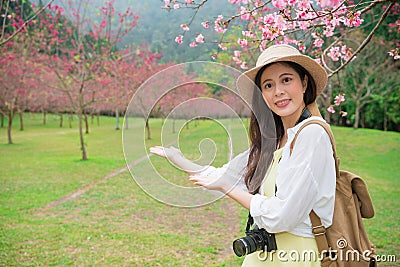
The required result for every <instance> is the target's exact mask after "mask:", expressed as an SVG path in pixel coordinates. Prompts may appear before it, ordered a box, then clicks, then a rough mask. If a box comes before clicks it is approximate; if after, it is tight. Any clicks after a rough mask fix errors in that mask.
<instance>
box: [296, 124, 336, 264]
mask: <svg viewBox="0 0 400 267" xmlns="http://www.w3.org/2000/svg"><path fill="white" fill-rule="evenodd" d="M310 124H319V125H321V126H322V127H323V128H324V129H325V131H326V133H327V134H328V135H329V139H330V141H331V145H332V151H333V158H334V159H335V169H336V178H337V177H339V159H338V158H337V157H336V144H335V139H334V137H333V133H332V130H331V128H330V127H329V125H328V124H327V123H325V122H322V121H320V120H310V121H307V122H305V123H304V124H303V125H302V126H300V128H299V130H298V131H297V132H296V134H295V136H294V138H293V141H292V142H291V143H290V154H292V151H293V148H294V144H295V142H296V139H297V137H298V136H299V134H300V131H301V130H303V129H304V128H305V127H306V126H308V125H310ZM310 220H311V225H312V232H313V235H314V237H315V241H316V243H317V247H318V251H319V253H320V254H322V253H324V252H328V251H329V245H328V240H327V238H326V228H325V227H324V226H323V225H322V222H321V218H320V217H319V216H318V215H317V214H316V213H315V212H314V210H312V211H311V212H310ZM322 256H324V255H322Z"/></svg>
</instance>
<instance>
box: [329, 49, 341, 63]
mask: <svg viewBox="0 0 400 267" xmlns="http://www.w3.org/2000/svg"><path fill="white" fill-rule="evenodd" d="M327 55H328V57H330V58H331V59H332V60H333V61H338V60H339V58H340V48H339V47H337V46H336V47H331V49H330V50H329V52H328V54H327Z"/></svg>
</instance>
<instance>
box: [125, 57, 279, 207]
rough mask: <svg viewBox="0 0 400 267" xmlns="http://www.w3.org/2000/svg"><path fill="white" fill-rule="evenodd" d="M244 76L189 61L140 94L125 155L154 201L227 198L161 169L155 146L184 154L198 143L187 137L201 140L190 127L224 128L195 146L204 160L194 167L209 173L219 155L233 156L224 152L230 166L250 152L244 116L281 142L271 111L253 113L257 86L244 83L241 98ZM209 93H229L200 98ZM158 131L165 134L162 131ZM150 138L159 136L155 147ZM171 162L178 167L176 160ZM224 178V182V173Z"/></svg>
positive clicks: (187, 203)
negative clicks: (223, 139) (154, 122)
mask: <svg viewBox="0 0 400 267" xmlns="http://www.w3.org/2000/svg"><path fill="white" fill-rule="evenodd" d="M241 75H242V72H240V71H239V70H237V69H234V68H232V67H229V66H226V65H223V64H219V63H214V62H203V61H200V62H189V63H184V64H178V65H174V66H172V67H169V68H167V69H164V70H162V71H160V72H158V73H156V74H155V75H153V76H152V77H150V78H149V79H148V80H147V81H145V82H144V83H143V84H142V85H141V86H140V87H139V88H138V89H137V91H136V93H135V94H134V96H133V98H132V99H131V101H130V103H129V105H128V108H127V110H126V113H125V118H124V127H123V133H122V134H123V150H124V156H125V160H126V163H127V166H128V168H129V171H130V173H131V175H132V177H133V178H134V180H135V182H136V183H137V184H138V185H139V186H140V187H141V188H142V189H143V190H144V191H145V192H146V193H147V194H148V195H149V196H151V197H153V198H154V199H156V200H158V201H161V202H163V203H166V204H169V205H173V206H180V207H197V206H202V205H206V204H209V203H211V202H213V201H215V200H217V199H219V198H221V197H222V196H223V195H222V194H220V193H217V192H213V191H208V190H202V188H199V187H196V186H193V185H192V184H191V183H190V184H189V183H186V184H185V183H179V182H177V181H176V180H173V179H171V176H173V175H174V174H173V172H170V171H169V170H172V169H173V168H172V166H170V169H169V170H167V171H166V170H165V166H161V167H160V165H163V164H160V161H159V160H158V159H156V158H157V157H152V154H149V148H150V147H151V146H154V145H161V146H163V147H170V146H174V147H177V148H179V149H180V150H181V151H183V149H182V147H185V146H186V147H187V146H188V144H187V142H193V141H192V140H193V139H190V138H189V139H188V138H187V137H188V135H192V136H194V135H195V134H194V133H193V131H192V132H188V131H186V127H187V126H188V123H189V122H193V123H196V122H197V121H198V120H200V119H207V121H211V122H212V123H213V125H214V126H213V127H214V129H215V128H218V129H219V131H218V133H215V131H214V132H213V134H212V135H211V136H202V138H201V139H200V140H197V139H196V143H190V144H189V146H191V148H192V150H193V148H194V147H196V148H198V149H197V150H198V152H199V153H198V154H199V155H200V156H199V157H198V159H196V160H194V162H195V163H197V164H199V165H201V166H205V170H206V169H207V167H208V166H211V165H213V164H214V162H215V160H216V157H217V155H220V154H222V152H221V151H227V152H224V157H225V158H224V161H225V162H228V161H229V160H230V159H231V158H232V156H233V155H236V154H238V153H240V152H243V151H244V150H245V149H247V148H248V144H249V138H248V134H247V129H246V126H245V125H244V123H243V120H242V117H243V115H245V116H246V117H248V116H249V115H250V114H251V113H254V114H255V116H256V118H257V120H258V122H259V124H260V128H261V129H260V130H261V131H262V133H263V136H265V138H269V139H271V140H275V125H274V123H273V116H272V113H271V111H269V109H264V110H263V111H262V114H261V113H260V112H257V111H254V110H253V108H252V101H253V100H254V97H259V96H258V94H259V91H258V90H254V92H256V93H253V89H254V83H253V82H252V81H251V80H249V79H247V81H246V80H245V82H244V83H243V84H244V85H245V86H246V87H248V89H249V90H248V91H247V92H246V93H245V94H244V95H243V94H239V91H238V86H237V80H238V78H239V77H243V76H241ZM202 88H203V89H202ZM204 88H206V90H207V91H217V92H219V93H220V92H224V94H223V95H224V97H219V98H218V99H217V98H216V97H214V95H216V94H209V95H211V96H210V97H204V94H203V96H201V97H199V95H200V94H196V92H199V91H201V90H203V91H204ZM260 114H261V115H260ZM153 117H163V118H164V119H163V121H162V125H161V130H160V131H159V132H156V131H155V128H152V120H154V119H152V118H153ZM156 129H159V128H158V126H157V128H156ZM150 133H151V134H152V137H153V138H152V140H151V141H152V142H151V144H150V142H149V140H148V135H149V134H150ZM158 135H160V136H161V137H160V139H157V140H159V141H157V140H156V138H154V136H158ZM221 136H225V137H226V139H227V142H225V143H224V144H222V145H224V146H225V147H223V149H221V141H219V140H220V139H221V138H219V137H221ZM189 137H190V136H189ZM186 139H188V141H186ZM217 139H218V140H217ZM215 140H217V141H215ZM185 142H186V143H185ZM183 152H184V151H183ZM184 156H186V155H184ZM219 161H220V162H221V160H219ZM170 163H171V165H173V166H174V167H178V166H175V165H174V164H173V163H172V161H170ZM164 165H165V164H164ZM232 167H233V166H232ZM163 168H164V169H163ZM229 170H230V166H228V167H225V169H224V171H226V172H229ZM171 173H172V174H171ZM219 175H221V177H222V174H221V173H219ZM218 177H219V176H218Z"/></svg>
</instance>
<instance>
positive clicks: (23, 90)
mask: <svg viewBox="0 0 400 267" xmlns="http://www.w3.org/2000/svg"><path fill="white" fill-rule="evenodd" d="M31 43H32V39H31V38H30V37H29V36H28V35H25V34H20V35H18V36H17V37H16V38H14V40H13V41H12V42H8V43H7V44H6V45H4V46H2V47H0V53H1V58H0V113H1V114H2V116H4V117H6V118H7V119H8V125H7V139H8V144H13V141H12V134H11V130H12V123H13V118H14V116H15V115H16V114H19V116H20V122H21V123H20V129H21V130H23V128H24V126H23V115H22V113H23V111H24V110H25V109H26V108H27V107H28V106H30V104H32V101H31V100H32V99H31V95H32V91H34V90H35V89H36V88H37V80H36V77H37V76H38V74H39V69H40V67H39V66H38V65H37V64H36V63H35V62H32V61H30V60H29V58H30V57H31V56H32V51H31V50H30V47H31Z"/></svg>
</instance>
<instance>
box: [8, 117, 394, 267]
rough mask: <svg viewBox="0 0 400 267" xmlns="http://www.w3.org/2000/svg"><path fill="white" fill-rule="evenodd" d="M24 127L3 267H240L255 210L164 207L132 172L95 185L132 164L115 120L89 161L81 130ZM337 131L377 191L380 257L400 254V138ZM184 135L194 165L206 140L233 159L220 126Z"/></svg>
mask: <svg viewBox="0 0 400 267" xmlns="http://www.w3.org/2000/svg"><path fill="white" fill-rule="evenodd" d="M161 123H162V122H161V121H160V120H156V119H152V120H150V126H151V129H152V135H153V139H152V140H150V141H146V144H145V145H146V146H147V147H150V146H152V145H158V144H160V142H161V141H160V129H161V125H162V124H161ZM17 124H18V123H17V120H16V121H15V124H14V129H13V141H14V143H15V144H14V145H7V144H6V142H7V140H6V129H5V128H0V166H1V174H0V185H1V188H2V190H1V191H0V207H1V208H0V266H70V265H74V266H75V265H76V266H240V263H241V259H238V258H237V257H236V256H234V254H233V252H232V249H231V243H232V241H233V240H234V239H235V238H238V237H241V236H243V231H244V225H245V219H246V212H245V210H243V209H242V208H240V207H239V205H237V204H236V203H234V202H233V201H231V200H229V199H227V198H224V199H221V200H219V201H217V202H215V203H212V204H210V205H207V206H202V207H198V208H178V207H173V206H169V205H165V204H163V203H160V202H158V201H156V200H154V199H153V198H152V197H151V196H149V195H147V194H146V193H145V192H144V191H143V190H141V188H140V187H139V186H138V185H137V184H136V183H135V181H134V180H133V179H132V177H131V175H130V173H129V172H127V171H125V172H122V173H120V174H117V175H115V176H113V177H110V178H109V179H108V180H105V181H103V182H101V183H96V181H99V180H101V179H103V178H104V177H105V176H107V175H108V174H110V173H112V172H114V171H115V170H118V169H121V168H122V167H124V166H125V159H124V155H123V152H122V144H121V139H122V138H121V130H119V131H117V130H115V129H114V126H115V120H114V119H113V118H109V117H101V119H100V125H97V123H93V124H91V125H90V134H88V135H86V144H87V149H88V157H89V160H87V161H81V160H80V158H81V154H80V148H79V138H78V131H77V121H76V120H75V121H74V122H73V128H69V127H63V128H60V127H59V126H58V118H57V117H52V116H50V117H49V119H48V123H47V125H43V124H42V122H41V116H40V115H38V114H29V115H28V114H27V115H26V116H25V124H26V125H25V130H24V131H19V130H18V125H17ZM136 124H139V123H137V122H135V121H131V122H130V124H129V125H130V129H129V130H131V131H137V133H138V136H139V137H140V135H141V133H142V132H143V130H142V129H135V125H136ZM228 124H229V125H231V127H229V131H230V132H231V133H232V136H233V140H232V143H233V146H234V153H238V152H240V150H241V149H244V148H245V147H246V145H247V141H246V140H243V138H242V135H241V134H239V132H241V131H242V129H241V127H240V126H238V125H237V124H235V123H229V122H228ZM166 131H169V129H166ZM334 132H335V136H336V141H337V147H338V153H339V156H340V157H341V162H342V166H341V167H342V168H343V169H348V170H351V171H354V172H355V173H358V174H360V175H361V176H362V177H363V178H365V180H366V182H367V184H368V186H369V189H370V192H371V195H372V198H373V201H374V205H375V209H376V216H375V218H373V219H370V220H366V221H365V224H366V227H367V230H368V232H369V235H370V238H371V240H372V241H373V242H374V243H375V245H376V246H377V248H378V252H379V254H381V255H388V254H396V255H399V252H400V244H399V243H400V242H399V237H398V236H399V235H398V233H399V232H400V231H399V230H400V229H399V211H400V210H399V206H398V201H399V188H400V182H399V177H398V176H399V174H400V157H399V156H400V155H399V151H400V135H399V134H398V133H393V132H382V131H375V130H365V129H359V130H357V131H354V130H353V129H347V128H334ZM180 136H182V140H180V146H181V149H182V151H184V153H185V155H187V156H188V157H190V158H191V159H198V158H200V155H201V154H200V152H199V150H198V143H199V141H200V140H202V139H204V138H206V137H209V138H213V137H215V138H213V139H214V142H215V147H216V153H215V161H214V164H215V165H221V164H223V163H224V162H225V161H226V159H227V155H228V150H227V145H226V144H228V137H227V133H226V131H225V130H224V129H223V127H221V126H219V125H218V124H216V123H213V122H211V121H198V122H191V123H190V124H189V127H188V128H187V127H183V128H182V131H181V135H180ZM193 144H195V145H193ZM208 145H209V144H206V145H205V148H208ZM142 156H143V155H140V154H138V155H133V157H134V158H135V157H137V158H140V157H142ZM152 162H153V163H154V164H155V165H157V166H159V168H161V169H160V170H161V171H162V173H163V174H164V176H165V177H170V182H172V183H175V184H178V185H181V186H190V184H189V183H187V181H186V177H185V175H184V174H183V173H181V172H179V171H178V170H176V169H174V168H171V167H170V166H169V165H167V163H166V161H165V160H163V159H160V158H156V157H152ZM87 185H92V186H90V187H89V188H88V189H87V191H85V192H84V193H83V194H81V195H80V196H78V197H76V198H72V199H70V200H69V201H66V202H64V203H61V204H59V205H53V206H50V207H49V206H48V205H49V204H52V203H55V201H57V200H59V199H61V198H63V197H65V196H67V195H69V194H71V193H73V192H76V191H77V190H79V189H82V188H84V187H85V186H87ZM380 266H400V264H399V263H393V262H391V263H384V264H381V265H380Z"/></svg>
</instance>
